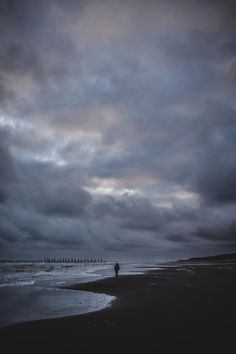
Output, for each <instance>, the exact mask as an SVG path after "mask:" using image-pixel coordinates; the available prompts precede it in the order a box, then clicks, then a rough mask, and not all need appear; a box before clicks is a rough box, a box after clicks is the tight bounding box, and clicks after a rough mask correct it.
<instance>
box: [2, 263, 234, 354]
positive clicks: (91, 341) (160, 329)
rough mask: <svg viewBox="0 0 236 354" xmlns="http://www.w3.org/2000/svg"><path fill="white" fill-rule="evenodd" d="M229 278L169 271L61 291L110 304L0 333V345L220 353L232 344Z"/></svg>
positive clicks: (218, 272) (210, 271) (190, 269)
mask: <svg viewBox="0 0 236 354" xmlns="http://www.w3.org/2000/svg"><path fill="white" fill-rule="evenodd" d="M235 275H236V268H233V269H231V270H230V269H225V268H224V267H223V268H222V269H221V268H214V267H213V268H212V267H203V266H201V267H198V266H196V265H194V266H191V265H184V266H177V265H176V266H174V267H170V268H165V269H163V270H148V271H147V272H145V273H144V274H140V275H132V274H131V275H124V276H123V275H120V276H118V277H109V278H105V279H102V280H96V281H94V282H89V283H82V284H74V285H72V286H68V287H63V288H67V289H71V290H82V291H91V292H95V293H104V294H107V295H111V296H115V297H116V299H115V300H113V301H112V305H111V306H110V307H107V308H105V309H103V310H100V311H95V312H90V313H86V314H80V315H73V316H68V317H61V318H54V319H47V320H40V321H34V322H25V323H20V324H16V325H10V326H7V327H2V328H0V336H1V342H2V343H3V342H5V343H6V345H7V347H8V349H9V351H8V352H9V353H11V352H13V348H11V343H13V342H14V346H15V344H16V343H17V346H18V347H19V348H21V350H22V352H30V351H32V347H33V348H35V349H36V350H39V351H40V352H41V353H42V351H44V352H45V350H46V349H47V350H48V351H51V352H53V353H54V352H55V353H60V352H65V351H67V352H70V353H74V352H77V353H78V350H79V349H83V351H84V353H94V352H98V353H100V352H105V353H108V352H109V353H114V352H115V353H116V352H117V353H118V352H119V353H120V352H123V353H126V352H127V353H128V352H129V353H138V352H143V353H153V350H155V349H156V350H158V349H160V348H162V349H163V348H164V349H166V350H172V349H174V350H175V349H176V348H178V349H184V348H185V347H186V348H187V347H188V346H191V347H192V349H193V350H194V349H195V348H196V347H198V348H203V347H204V348H206V347H208V348H213V347H215V348H216V349H218V348H219V346H221V347H222V348H224V349H225V348H226V347H227V346H229V347H230V345H231V344H232V343H233V340H234V320H235V315H236V305H235V295H236V284H235V279H236V277H235ZM125 348H126V349H125ZM191 351H192V350H191ZM14 352H15V351H14Z"/></svg>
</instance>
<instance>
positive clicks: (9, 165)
mask: <svg viewBox="0 0 236 354" xmlns="http://www.w3.org/2000/svg"><path fill="white" fill-rule="evenodd" d="M8 135H9V134H8V132H7V131H6V130H3V129H0V203H4V202H5V201H6V199H7V197H8V194H9V193H10V188H11V184H12V183H14V181H15V179H16V170H15V166H14V161H13V158H12V156H11V154H10V152H9V150H8V140H9V139H8Z"/></svg>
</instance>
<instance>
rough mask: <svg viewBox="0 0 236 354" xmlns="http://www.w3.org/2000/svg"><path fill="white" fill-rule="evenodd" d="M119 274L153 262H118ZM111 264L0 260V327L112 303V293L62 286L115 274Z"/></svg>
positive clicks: (136, 271)
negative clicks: (71, 288) (69, 288)
mask: <svg viewBox="0 0 236 354" xmlns="http://www.w3.org/2000/svg"><path fill="white" fill-rule="evenodd" d="M120 266H121V269H120V275H128V274H142V273H143V272H144V271H146V270H148V269H153V268H155V267H156V268H158V266H157V265H153V264H138V263H129V262H123V263H120ZM113 268H114V263H112V262H100V263H50V262H34V261H33V262H29V261H27V262H24V261H22V262H19V261H17V262H2V263H0V326H9V325H13V324H17V323H21V322H27V321H36V320H42V319H49V318H56V317H65V316H71V315H79V314H83V313H88V312H93V311H99V310H101V309H104V308H106V307H109V306H111V304H112V301H114V300H115V297H114V296H110V295H107V294H96V293H92V292H86V291H79V290H68V289H65V288H64V287H65V286H69V285H72V284H78V283H86V282H91V281H96V280H99V279H104V278H106V277H113V276H114V270H113Z"/></svg>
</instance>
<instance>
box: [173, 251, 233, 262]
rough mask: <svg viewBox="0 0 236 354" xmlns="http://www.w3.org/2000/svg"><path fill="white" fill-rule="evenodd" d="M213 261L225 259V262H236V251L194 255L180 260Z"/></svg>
mask: <svg viewBox="0 0 236 354" xmlns="http://www.w3.org/2000/svg"><path fill="white" fill-rule="evenodd" d="M204 261H207V262H211V261H213V262H214V261H223V262H236V253H227V254H219V255H216V256H207V257H193V258H188V259H180V260H179V261H178V262H204Z"/></svg>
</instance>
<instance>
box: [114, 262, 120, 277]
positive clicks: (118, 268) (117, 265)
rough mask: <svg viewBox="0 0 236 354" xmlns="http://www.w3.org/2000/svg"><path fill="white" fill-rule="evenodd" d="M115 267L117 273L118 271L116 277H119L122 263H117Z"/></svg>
mask: <svg viewBox="0 0 236 354" xmlns="http://www.w3.org/2000/svg"><path fill="white" fill-rule="evenodd" d="M114 269H115V273H116V277H117V276H118V273H119V270H120V265H119V263H116V264H115V267H114Z"/></svg>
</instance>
